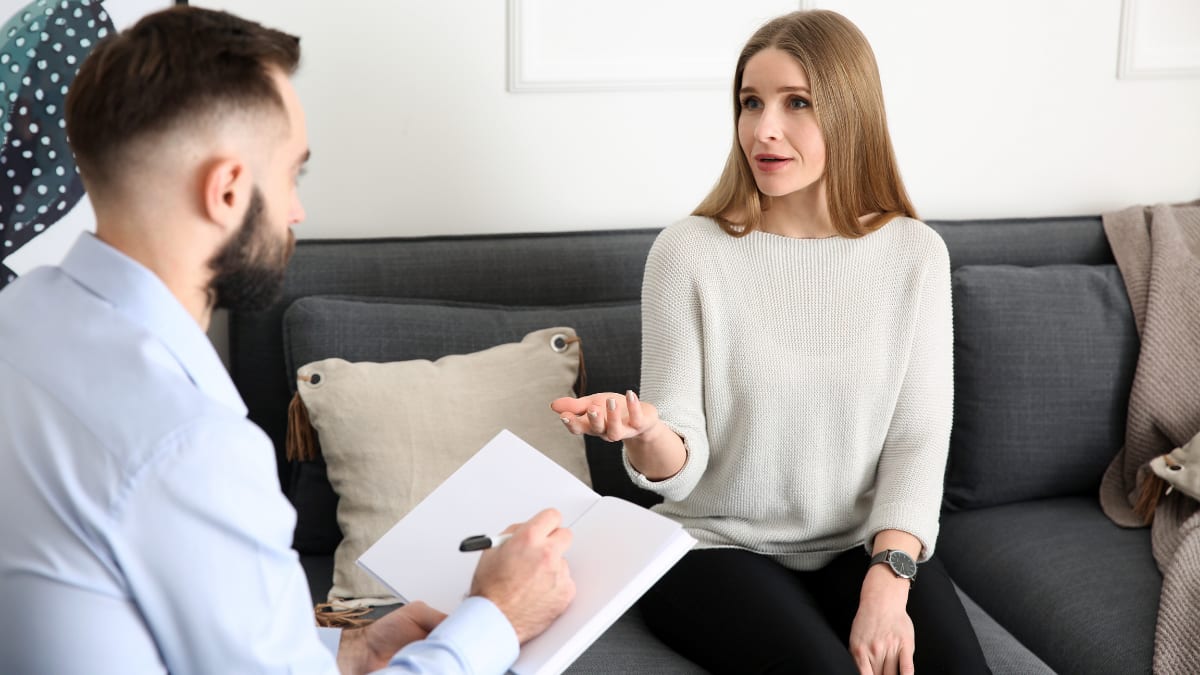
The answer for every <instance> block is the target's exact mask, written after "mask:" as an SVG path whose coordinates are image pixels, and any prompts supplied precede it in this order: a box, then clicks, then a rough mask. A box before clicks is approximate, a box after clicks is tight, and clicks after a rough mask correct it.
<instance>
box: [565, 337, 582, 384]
mask: <svg viewBox="0 0 1200 675" xmlns="http://www.w3.org/2000/svg"><path fill="white" fill-rule="evenodd" d="M576 342H578V343H579V376H578V377H577V378H576V379H575V395H576V396H584V395H585V394H587V366H585V365H584V363H583V338H581V337H579V336H575V337H573V338H568V339H567V344H574V343H576Z"/></svg>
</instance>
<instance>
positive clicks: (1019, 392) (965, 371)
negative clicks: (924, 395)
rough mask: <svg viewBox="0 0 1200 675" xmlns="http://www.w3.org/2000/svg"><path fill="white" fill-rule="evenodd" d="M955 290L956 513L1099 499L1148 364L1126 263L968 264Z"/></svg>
mask: <svg viewBox="0 0 1200 675" xmlns="http://www.w3.org/2000/svg"><path fill="white" fill-rule="evenodd" d="M953 289H954V380H955V381H954V399H955V400H954V406H955V411H954V429H953V431H952V432H951V436H950V458H949V462H948V464H947V470H946V504H947V506H949V507H952V508H979V507H984V506H997V505H1000V504H1006V503H1010V502H1017V501H1022V500H1026V499H1042V498H1047V497H1066V496H1072V495H1084V494H1095V491H1096V486H1097V485H1099V484H1100V476H1101V475H1103V473H1104V470H1105V469H1106V468H1107V467H1108V464H1109V462H1110V461H1112V458H1113V456H1114V455H1115V454H1116V453H1117V450H1119V449H1120V447H1121V444H1122V442H1123V440H1124V436H1125V410H1126V408H1127V406H1128V401H1129V389H1130V386H1131V384H1132V381H1133V371H1134V368H1135V366H1136V364H1137V353H1138V336H1137V332H1136V330H1135V327H1134V322H1133V313H1132V310H1131V309H1130V306H1129V299H1128V297H1127V296H1126V294H1125V286H1124V283H1123V282H1122V280H1121V274H1120V272H1118V271H1117V268H1116V266H1115V265H1090V266H1089V265H1050V266H1046V267H1016V266H1011V265H982V266H967V267H961V268H959V269H957V270H955V271H954V275H953Z"/></svg>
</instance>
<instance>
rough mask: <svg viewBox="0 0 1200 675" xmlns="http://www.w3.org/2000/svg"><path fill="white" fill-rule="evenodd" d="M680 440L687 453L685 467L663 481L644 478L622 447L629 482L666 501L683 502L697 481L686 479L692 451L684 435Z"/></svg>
mask: <svg viewBox="0 0 1200 675" xmlns="http://www.w3.org/2000/svg"><path fill="white" fill-rule="evenodd" d="M672 431H674V430H672ZM676 433H678V432H676ZM679 438H680V439H681V440H682V441H683V449H684V452H685V453H686V456H685V457H684V460H683V466H681V467H680V468H679V471H678V472H676V473H675V475H674V476H671V477H670V478H664V479H662V480H651V479H649V478H647V477H646V476H644V475H643V474H642V472H640V471H638V470H637V468H636V467H635V466H634V465H633V464H631V463H630V462H629V452H627V451H626V450H625V446H624V445H622V446H621V462H622V463H623V464H624V465H625V473H627V474H629V480H631V481H633V484H634V485H636V486H638V487H640V488H642V489H643V490H649V491H650V492H654V493H656V494H659V495H662V497H663V499H666V500H667V501H671V502H677V501H681V500H682V499H683V498H684V497H687V496H688V493H690V492H691V491H692V488H693V487H695V481H692V480H690V479H688V478H687V477H686V475H687V473H688V465H689V464H690V463H691V461H692V449H691V448H689V447H688V443H687V439H686V438H684V437H683V436H682V435H680V436H679Z"/></svg>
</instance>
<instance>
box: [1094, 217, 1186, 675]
mask: <svg viewBox="0 0 1200 675" xmlns="http://www.w3.org/2000/svg"><path fill="white" fill-rule="evenodd" d="M1104 232H1105V234H1106V235H1107V236H1108V241H1109V243H1110V244H1111V245H1112V249H1113V254H1114V256H1115V257H1116V260H1117V266H1118V267H1119V268H1120V270H1121V275H1122V276H1123V277H1124V278H1125V286H1126V289H1127V291H1128V294H1129V300H1130V303H1131V304H1132V305H1133V315H1134V319H1135V320H1136V322H1137V329H1138V334H1139V335H1140V336H1141V352H1140V354H1139V356H1138V363H1137V369H1136V371H1135V372H1134V377H1133V388H1132V390H1131V391H1130V397H1129V417H1128V422H1127V428H1126V431H1125V446H1124V447H1123V448H1122V449H1121V451H1120V452H1119V453H1118V454H1117V456H1116V457H1115V458H1114V459H1113V462H1112V464H1111V465H1110V466H1109V467H1108V471H1107V472H1106V473H1105V475H1104V481H1103V483H1102V484H1101V486H1100V503H1101V505H1102V506H1103V508H1104V512H1105V513H1106V514H1107V515H1108V517H1109V518H1111V519H1112V520H1113V521H1114V522H1116V523H1117V524H1119V525H1122V526H1124V527H1140V526H1142V525H1143V522H1142V519H1141V518H1139V517H1138V516H1137V515H1136V514H1135V513H1134V511H1133V508H1132V507H1133V504H1134V503H1135V502H1136V500H1137V498H1138V496H1139V492H1140V490H1139V485H1141V483H1142V480H1143V479H1144V478H1145V477H1146V475H1147V474H1148V473H1150V471H1149V468H1148V467H1147V463H1148V462H1149V461H1150V460H1151V459H1153V458H1154V457H1156V456H1158V455H1161V454H1164V453H1167V452H1170V451H1171V450H1172V449H1173V448H1177V447H1180V446H1182V445H1184V444H1185V443H1187V442H1188V441H1189V440H1190V439H1191V438H1192V437H1193V436H1194V435H1195V434H1196V433H1197V432H1198V431H1200V202H1196V203H1192V204H1187V205H1182V206H1166V205H1159V206H1155V207H1152V208H1143V207H1134V208H1130V209H1126V210H1124V211H1119V212H1116V213H1110V214H1105V215H1104ZM1198 509H1200V503H1197V502H1196V501H1195V500H1193V499H1191V498H1190V497H1187V496H1186V495H1183V494H1181V493H1180V492H1179V491H1178V490H1176V491H1174V492H1173V493H1172V494H1170V495H1168V496H1165V497H1163V498H1161V499H1160V500H1159V501H1158V505H1157V507H1156V508H1155V511H1154V521H1153V525H1152V529H1151V541H1152V545H1153V549H1154V559H1155V560H1156V561H1157V562H1158V568H1159V570H1160V571H1161V572H1162V574H1163V586H1162V595H1161V596H1160V598H1159V607H1158V625H1157V629H1156V635H1155V639H1154V672H1155V673H1164V674H1165V673H1171V674H1174V673H1200V512H1198Z"/></svg>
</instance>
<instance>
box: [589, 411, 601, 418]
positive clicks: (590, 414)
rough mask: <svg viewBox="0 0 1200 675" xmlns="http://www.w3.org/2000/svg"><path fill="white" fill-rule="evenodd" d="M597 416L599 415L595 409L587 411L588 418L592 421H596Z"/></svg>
mask: <svg viewBox="0 0 1200 675" xmlns="http://www.w3.org/2000/svg"><path fill="white" fill-rule="evenodd" d="M599 415H600V413H598V412H596V410H595V409H592V410H589V411H588V417H590V418H592V419H596V418H597V417H599Z"/></svg>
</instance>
